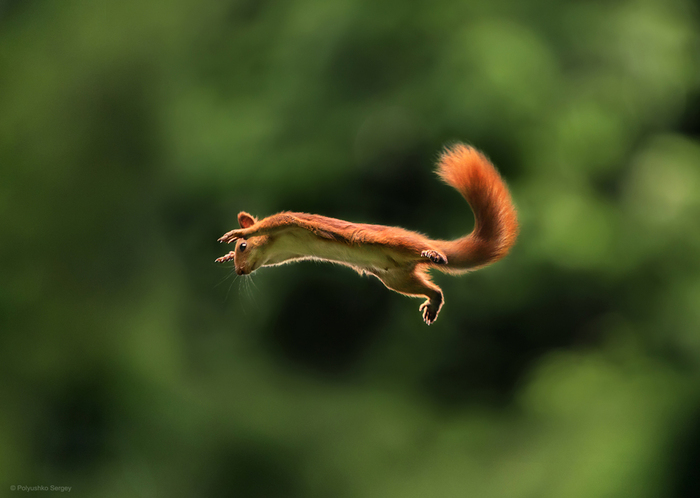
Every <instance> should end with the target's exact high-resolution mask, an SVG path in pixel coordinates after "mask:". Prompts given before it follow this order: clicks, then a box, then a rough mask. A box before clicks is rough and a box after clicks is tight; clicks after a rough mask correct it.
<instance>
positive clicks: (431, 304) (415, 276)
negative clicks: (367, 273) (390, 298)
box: [382, 270, 444, 325]
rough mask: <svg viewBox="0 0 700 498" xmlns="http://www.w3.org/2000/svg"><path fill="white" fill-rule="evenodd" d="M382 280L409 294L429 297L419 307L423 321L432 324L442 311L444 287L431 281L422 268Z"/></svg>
mask: <svg viewBox="0 0 700 498" xmlns="http://www.w3.org/2000/svg"><path fill="white" fill-rule="evenodd" d="M382 282H384V285H386V286H387V287H388V288H389V289H391V290H393V291H396V292H399V293H401V294H404V295H407V296H425V297H427V298H428V299H427V300H426V301H425V302H424V303H423V304H421V305H420V307H419V308H418V309H419V310H420V312H421V314H422V315H423V321H425V323H427V324H428V325H431V324H432V323H433V322H434V321H435V320H436V319H437V316H438V313H440V309H442V305H443V303H444V298H443V295H442V289H440V287H438V286H437V285H435V284H434V283H433V282H431V281H430V278H429V276H428V275H427V273H425V272H424V271H421V270H414V271H412V272H410V273H403V274H402V275H401V276H399V277H396V276H393V278H386V277H385V278H382Z"/></svg>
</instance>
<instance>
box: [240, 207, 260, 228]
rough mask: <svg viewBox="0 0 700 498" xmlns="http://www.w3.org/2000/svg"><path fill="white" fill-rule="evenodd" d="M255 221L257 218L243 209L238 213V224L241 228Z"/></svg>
mask: <svg viewBox="0 0 700 498" xmlns="http://www.w3.org/2000/svg"><path fill="white" fill-rule="evenodd" d="M256 221H257V220H256V219H255V218H253V217H252V216H251V215H249V214H248V213H246V212H245V211H241V212H240V213H238V224H239V225H241V228H248V227H249V226H251V225H254V224H255V222H256Z"/></svg>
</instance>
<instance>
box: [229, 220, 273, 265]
mask: <svg viewBox="0 0 700 498" xmlns="http://www.w3.org/2000/svg"><path fill="white" fill-rule="evenodd" d="M257 222H258V220H257V218H255V217H253V216H251V215H250V214H248V213H246V212H245V211H241V212H240V213H238V224H239V225H240V226H241V228H248V227H251V226H253V225H255V224H256V223H257ZM268 239H269V237H268V236H266V235H259V236H255V237H249V238H247V239H237V240H236V247H235V249H234V251H233V252H234V264H235V267H236V273H238V274H239V275H248V274H250V273H253V272H254V271H255V270H257V269H258V268H260V266H262V263H263V249H264V247H265V245H267V242H268Z"/></svg>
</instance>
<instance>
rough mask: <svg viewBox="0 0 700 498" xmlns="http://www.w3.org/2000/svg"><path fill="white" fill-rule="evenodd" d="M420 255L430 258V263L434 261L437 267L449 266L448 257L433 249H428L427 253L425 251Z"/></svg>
mask: <svg viewBox="0 0 700 498" xmlns="http://www.w3.org/2000/svg"><path fill="white" fill-rule="evenodd" d="M420 255H421V256H422V257H424V258H428V259H429V260H430V261H432V262H433V263H435V264H436V265H446V264H447V256H445V255H444V254H442V253H439V252H437V251H434V250H432V249H428V250H426V251H423V252H421V253H420Z"/></svg>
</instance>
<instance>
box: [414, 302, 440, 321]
mask: <svg viewBox="0 0 700 498" xmlns="http://www.w3.org/2000/svg"><path fill="white" fill-rule="evenodd" d="M418 309H419V310H420V311H421V312H422V314H423V321H424V322H425V323H426V324H428V325H431V324H432V323H433V322H434V321H435V319H436V318H437V315H438V310H436V309H435V308H433V307H432V306H431V305H430V303H429V302H427V303H423V304H421V305H420V307H419V308H418Z"/></svg>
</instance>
